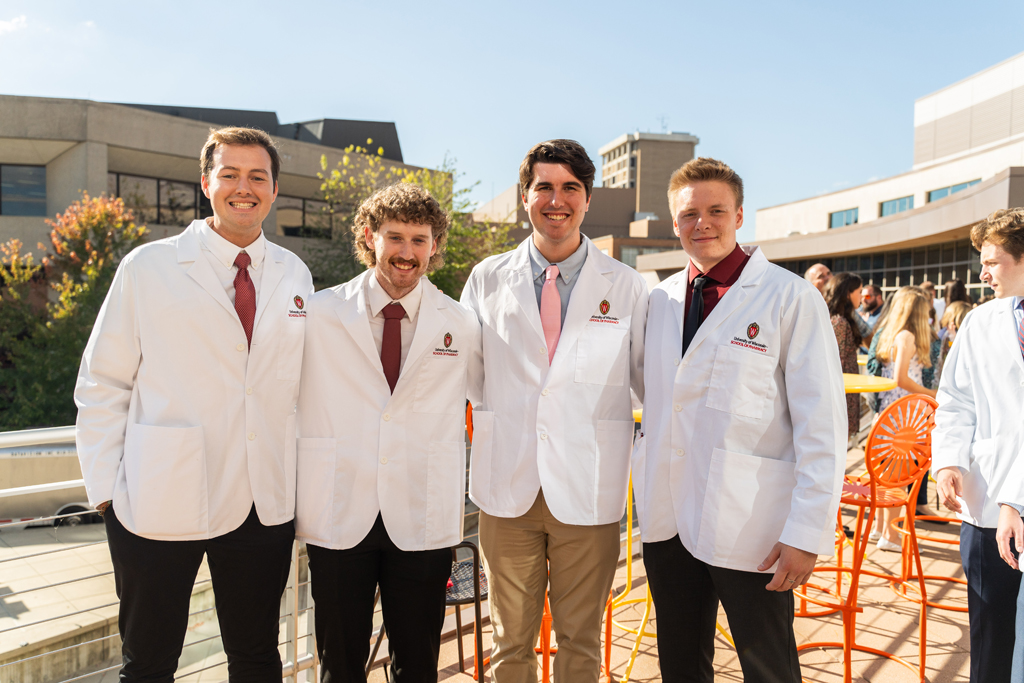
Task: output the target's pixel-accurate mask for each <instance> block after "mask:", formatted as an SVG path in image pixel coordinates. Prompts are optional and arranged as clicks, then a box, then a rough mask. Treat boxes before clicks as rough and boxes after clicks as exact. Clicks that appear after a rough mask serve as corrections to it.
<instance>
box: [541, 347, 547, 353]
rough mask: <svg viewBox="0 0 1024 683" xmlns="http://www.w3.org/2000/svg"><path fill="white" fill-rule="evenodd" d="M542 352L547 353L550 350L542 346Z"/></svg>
mask: <svg viewBox="0 0 1024 683" xmlns="http://www.w3.org/2000/svg"><path fill="white" fill-rule="evenodd" d="M540 352H541V353H547V352H548V350H547V349H546V348H544V347H543V346H542V347H540Z"/></svg>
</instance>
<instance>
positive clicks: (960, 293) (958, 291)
mask: <svg viewBox="0 0 1024 683" xmlns="http://www.w3.org/2000/svg"><path fill="white" fill-rule="evenodd" d="M945 287H946V292H945V294H944V296H943V300H944V301H945V302H946V306H947V307H948V306H949V305H950V304H951V303H953V302H954V301H966V302H967V303H969V304H971V305H973V304H974V301H973V300H972V299H971V295H970V294H968V293H967V285H965V284H964V281H963V280H950V281H949V282H947V283H946V285H945ZM939 317H940V318H941V317H942V316H939Z"/></svg>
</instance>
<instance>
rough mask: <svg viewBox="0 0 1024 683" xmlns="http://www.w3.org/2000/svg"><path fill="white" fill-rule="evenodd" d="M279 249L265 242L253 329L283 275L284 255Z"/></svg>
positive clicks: (258, 322) (257, 324)
mask: <svg viewBox="0 0 1024 683" xmlns="http://www.w3.org/2000/svg"><path fill="white" fill-rule="evenodd" d="M279 249H280V248H279V247H278V246H277V245H276V244H274V243H272V242H270V241H267V242H266V253H265V254H264V256H263V276H262V277H261V278H260V294H259V297H258V300H257V302H256V319H255V321H254V322H253V330H255V329H256V328H257V327H259V324H260V319H261V318H262V317H263V312H264V311H266V310H267V305H268V304H269V303H270V300H271V299H272V298H274V290H276V289H277V286H278V285H279V284H281V279H282V278H283V277H284V255H283V254H281V253H280V251H279ZM295 294H298V292H295Z"/></svg>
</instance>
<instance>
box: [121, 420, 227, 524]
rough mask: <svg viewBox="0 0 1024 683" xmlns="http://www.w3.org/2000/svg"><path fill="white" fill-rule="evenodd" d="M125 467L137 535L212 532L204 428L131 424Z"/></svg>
mask: <svg viewBox="0 0 1024 683" xmlns="http://www.w3.org/2000/svg"><path fill="white" fill-rule="evenodd" d="M124 470H125V479H126V480H127V484H128V501H129V506H130V508H131V513H132V519H133V520H134V522H135V529H134V531H135V533H136V534H138V535H139V536H145V537H163V538H168V537H170V538H173V537H176V536H186V537H189V536H191V537H195V536H199V535H202V534H206V533H207V532H208V531H209V519H208V514H207V513H208V505H209V500H208V498H207V480H206V447H205V443H204V441H203V428H202V427H201V426H199V427H155V426H151V425H142V424H133V425H129V426H128V432H127V434H126V435H125V440H124Z"/></svg>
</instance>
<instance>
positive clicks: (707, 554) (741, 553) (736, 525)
mask: <svg viewBox="0 0 1024 683" xmlns="http://www.w3.org/2000/svg"><path fill="white" fill-rule="evenodd" d="M795 471H796V466H795V464H794V463H792V462H787V461H783V460H774V459H772V458H761V457H758V456H756V455H744V454H742V453H732V452H729V451H724V450H722V449H720V448H716V449H715V450H714V451H713V452H712V454H711V468H710V470H709V472H708V483H707V490H706V492H705V494H704V505H703V508H702V509H701V522H700V531H699V533H698V537H697V555H698V557H700V558H701V559H705V558H710V559H707V560H706V561H708V562H709V563H710V564H713V565H715V566H719V567H726V568H729V569H738V570H741V571H756V568H757V566H758V565H759V564H761V562H762V561H763V560H764V559H765V558H766V557H767V556H768V553H769V552H770V551H771V549H772V547H773V546H774V545H775V544H776V543H777V542H778V540H779V538H780V537H781V536H782V531H783V529H784V528H785V526H786V519H787V517H789V509H790V506H791V504H792V498H793V489H794V488H795V487H796V474H795Z"/></svg>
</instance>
